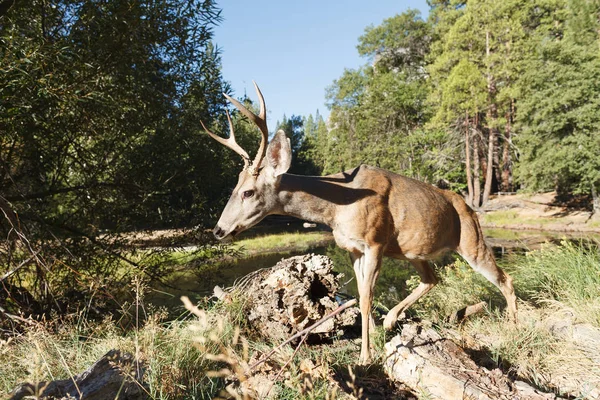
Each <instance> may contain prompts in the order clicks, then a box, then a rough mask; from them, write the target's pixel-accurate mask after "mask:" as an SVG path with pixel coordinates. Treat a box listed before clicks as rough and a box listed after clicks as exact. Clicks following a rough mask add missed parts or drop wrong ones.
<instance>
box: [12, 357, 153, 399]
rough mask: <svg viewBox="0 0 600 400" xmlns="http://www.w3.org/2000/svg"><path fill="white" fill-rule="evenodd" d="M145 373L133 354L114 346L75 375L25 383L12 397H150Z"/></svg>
mask: <svg viewBox="0 0 600 400" xmlns="http://www.w3.org/2000/svg"><path fill="white" fill-rule="evenodd" d="M142 376H143V368H142V366H141V365H139V363H138V362H136V361H135V360H134V357H133V356H132V355H131V354H129V353H121V352H120V351H119V350H110V351H109V352H108V353H106V354H105V355H104V356H102V357H101V358H100V359H99V360H98V361H96V362H95V363H94V364H93V365H92V366H91V367H90V368H88V369H86V370H85V371H83V372H82V373H80V374H78V375H75V376H73V377H71V378H68V379H62V380H56V381H50V382H39V383H35V384H33V383H24V384H21V385H19V386H18V387H17V388H16V389H15V390H14V391H13V393H12V397H11V398H10V399H11V400H20V399H24V398H32V397H34V398H36V399H78V400H105V399H111V400H114V399H119V400H142V399H146V398H148V396H147V391H146V389H145V388H144V387H143V385H142V383H141V382H142Z"/></svg>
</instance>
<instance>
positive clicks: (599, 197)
mask: <svg viewBox="0 0 600 400" xmlns="http://www.w3.org/2000/svg"><path fill="white" fill-rule="evenodd" d="M597 186H600V184H599V183H592V216H591V217H592V218H594V219H600V193H598V190H597V189H596V187H597Z"/></svg>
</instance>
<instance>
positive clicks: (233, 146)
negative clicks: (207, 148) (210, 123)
mask: <svg viewBox="0 0 600 400" xmlns="http://www.w3.org/2000/svg"><path fill="white" fill-rule="evenodd" d="M225 113H226V114H227V121H229V137H228V138H227V139H223V138H222V137H220V136H217V135H215V134H214V133H212V132H211V131H209V130H208V128H206V126H204V122H202V121H200V124H201V125H202V127H203V128H204V130H205V131H206V133H208V134H209V135H210V137H211V138H213V139H215V140H216V141H217V142H219V143H221V144H222V145H224V146H226V147H229V148H230V149H231V150H233V151H235V152H236V153H238V154H239V155H240V156H242V158H243V159H244V169H247V168H248V167H249V166H250V156H249V155H248V153H247V152H246V150H244V149H242V147H241V146H240V145H239V144H237V142H236V141H235V134H234V133H233V123H232V122H231V116H230V115H229V111H227V110H225Z"/></svg>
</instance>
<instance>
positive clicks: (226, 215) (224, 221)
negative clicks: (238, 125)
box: [201, 83, 292, 239]
mask: <svg viewBox="0 0 600 400" xmlns="http://www.w3.org/2000/svg"><path fill="white" fill-rule="evenodd" d="M254 87H255V88H256V93H257V94H258V99H259V103H260V113H259V115H256V114H254V113H252V112H251V111H250V110H248V109H247V108H246V107H244V106H243V105H242V104H241V103H240V102H239V101H237V100H235V99H233V98H231V97H229V96H228V95H226V94H225V97H227V99H228V100H229V101H230V102H231V103H233V105H234V106H235V107H236V108H237V109H238V110H240V111H241V113H242V114H244V115H245V116H246V117H248V118H249V119H250V120H251V121H253V122H254V123H255V124H256V125H257V126H258V128H259V129H260V132H261V142H260V147H259V148H258V153H257V154H256V158H255V159H254V160H251V159H250V157H249V156H248V153H247V152H246V151H245V150H244V149H243V148H241V147H240V146H239V145H238V144H237V143H236V141H235V134H234V131H233V123H232V122H231V117H230V115H229V112H227V120H228V121H229V131H230V134H229V138H227V139H224V138H222V137H220V136H217V135H215V134H214V133H212V132H211V131H209V130H208V129H207V128H206V126H204V124H202V127H203V128H204V130H205V131H206V133H208V134H209V135H210V136H211V137H212V138H213V139H215V140H216V141H217V142H219V143H221V144H223V145H225V146H227V147H229V148H230V149H232V150H233V151H235V152H236V153H238V154H239V155H240V156H242V159H243V160H244V168H243V169H242V172H240V175H239V179H238V182H237V185H236V186H235V188H234V189H233V192H232V193H231V197H230V198H229V201H228V202H227V205H226V206H225V209H224V210H223V213H222V214H221V218H219V222H217V226H215V229H214V230H213V234H214V235H215V237H216V238H217V239H224V238H226V237H228V236H230V235H231V236H235V235H236V234H238V233H240V232H242V231H244V230H246V229H248V228H250V227H252V226H254V225H256V224H257V223H259V222H260V221H261V220H262V219H263V218H264V217H266V216H267V215H269V214H271V213H272V212H274V211H277V209H278V207H279V204H278V190H279V180H280V177H281V175H282V174H284V173H286V172H287V170H288V169H289V167H290V163H291V160H292V150H291V146H290V140H289V139H288V138H287V137H286V135H285V132H283V131H282V130H280V131H278V132H277V133H276V134H275V136H274V138H273V139H272V140H271V143H269V144H268V146H267V142H268V137H269V130H268V129H267V118H266V117H267V114H266V108H265V100H264V98H263V95H262V93H261V92H260V89H259V88H258V86H257V85H256V83H254ZM201 123H202V122H201Z"/></svg>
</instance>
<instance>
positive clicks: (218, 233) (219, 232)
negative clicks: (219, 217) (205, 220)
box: [213, 225, 225, 240]
mask: <svg viewBox="0 0 600 400" xmlns="http://www.w3.org/2000/svg"><path fill="white" fill-rule="evenodd" d="M213 235H215V238H217V239H218V240H221V239H223V238H224V237H225V231H224V230H223V229H221V227H220V226H219V225H217V226H215V229H213Z"/></svg>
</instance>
